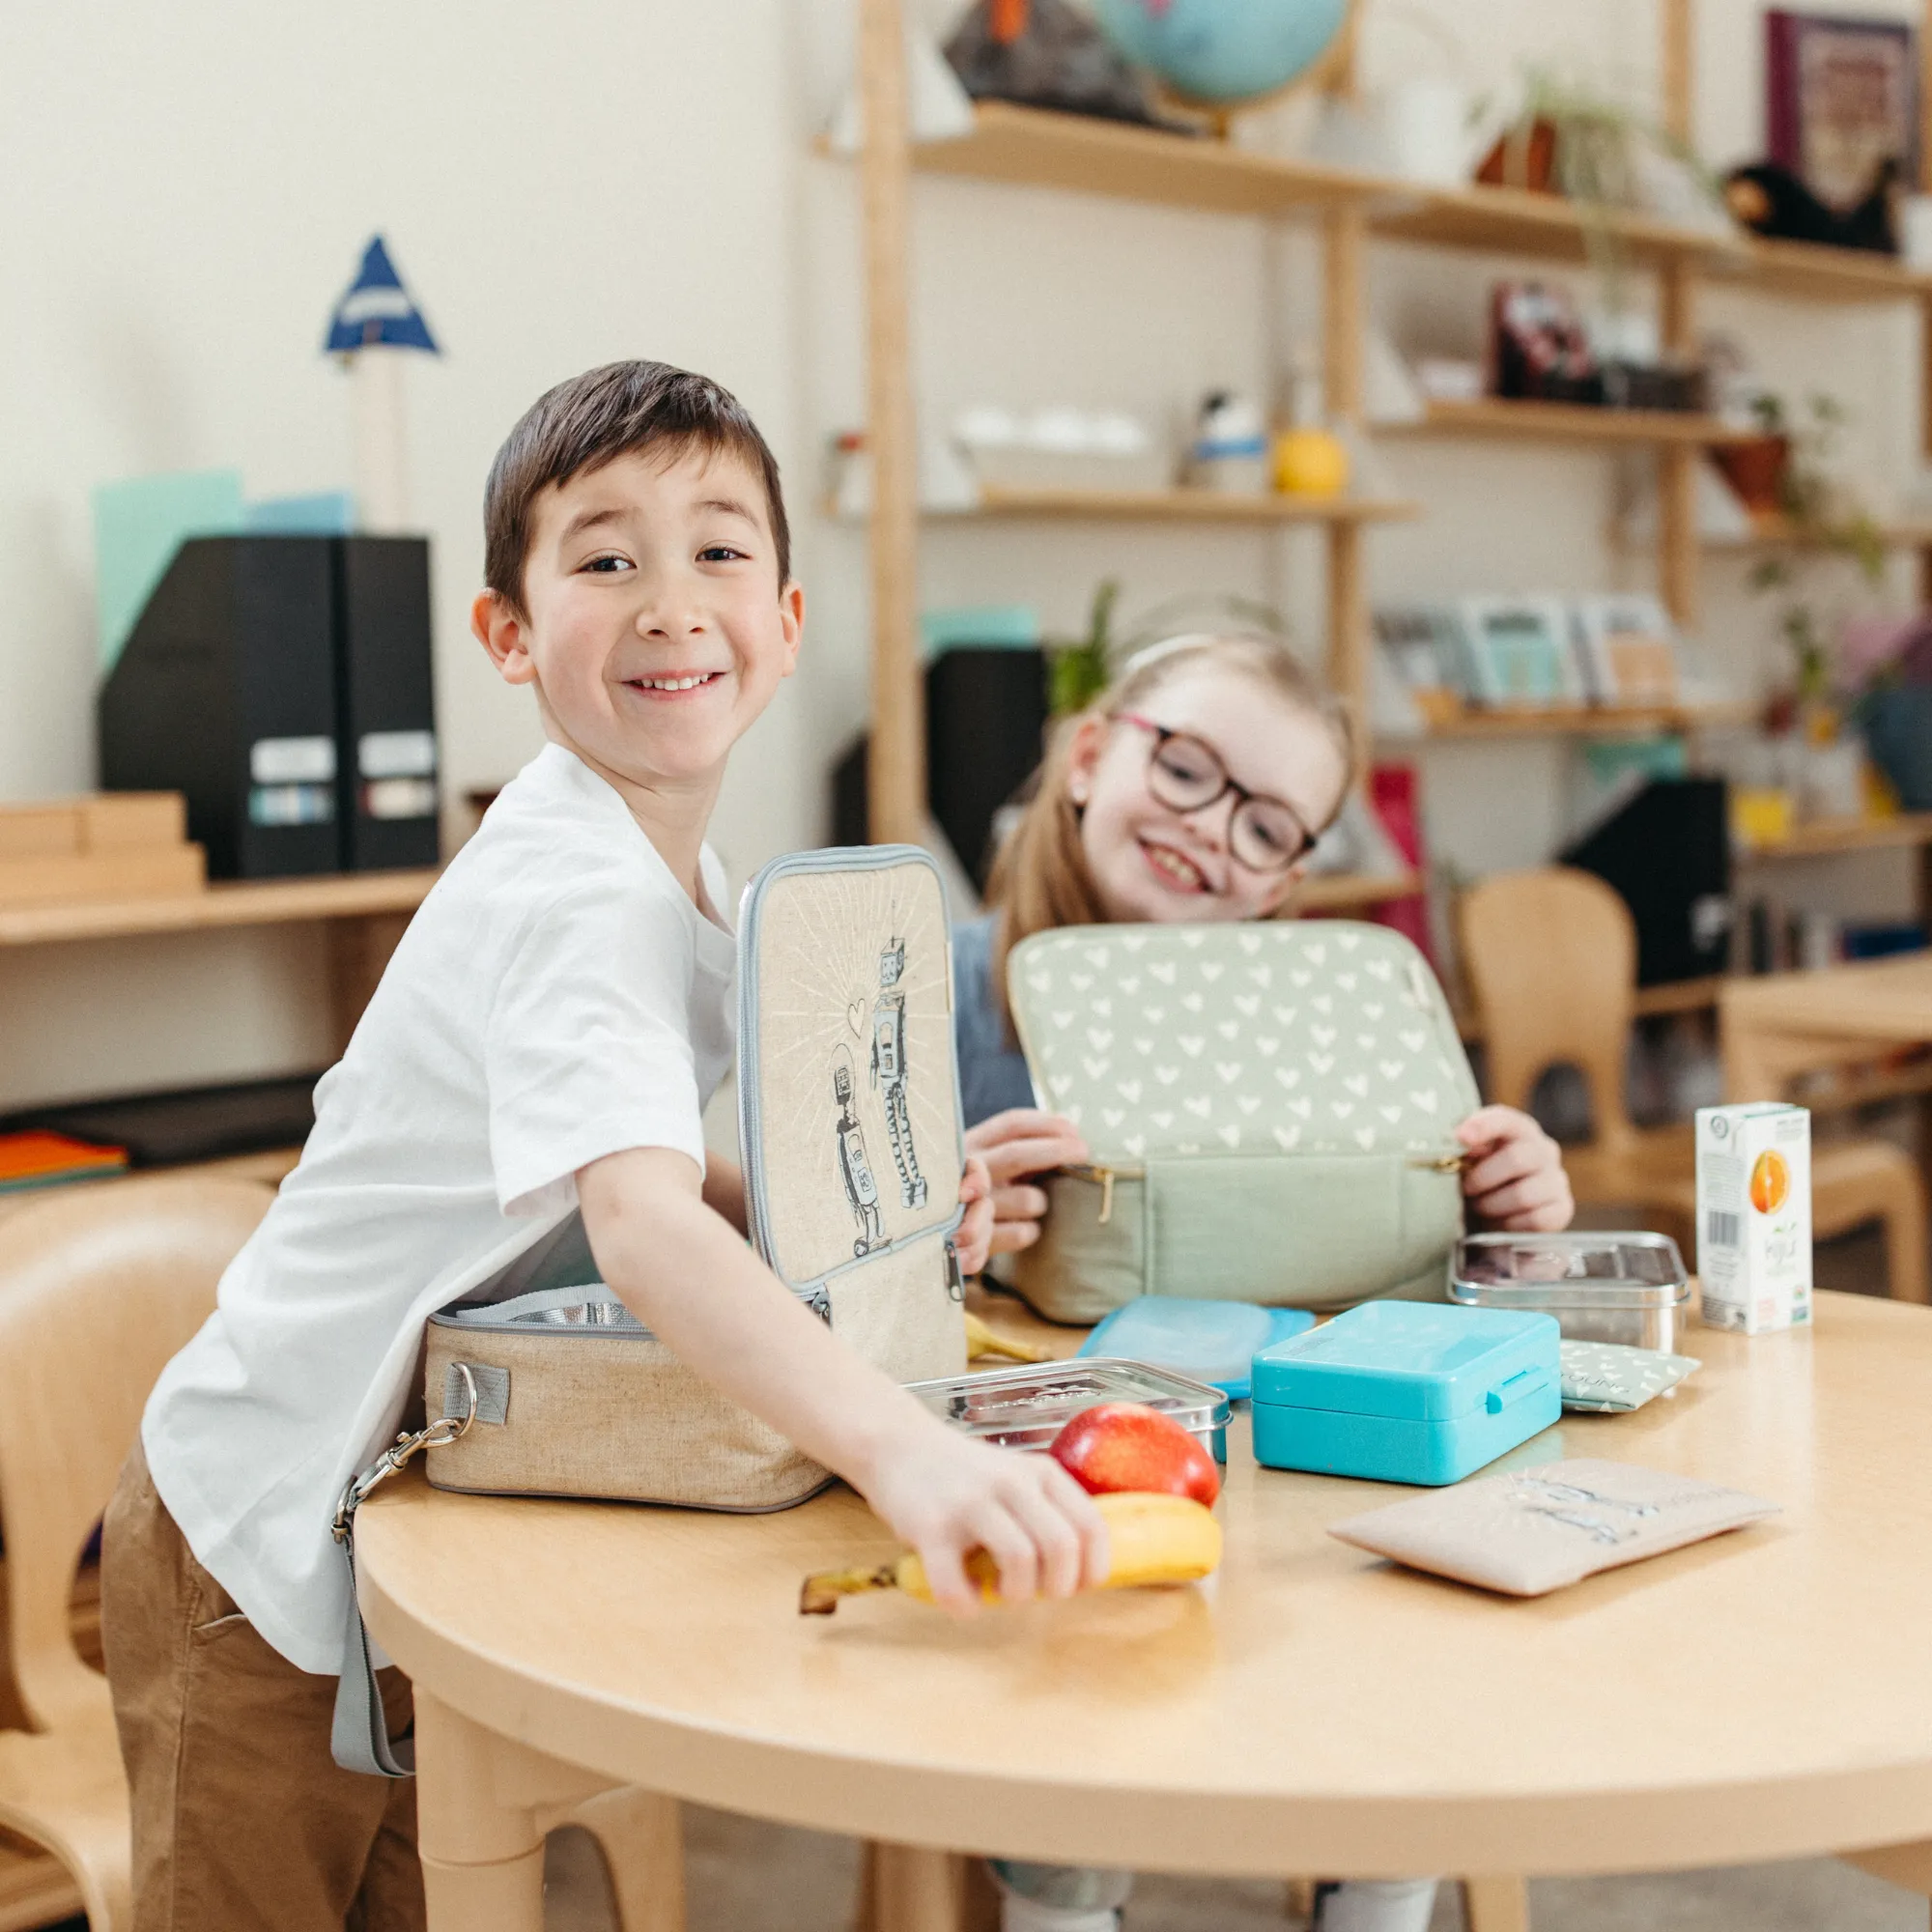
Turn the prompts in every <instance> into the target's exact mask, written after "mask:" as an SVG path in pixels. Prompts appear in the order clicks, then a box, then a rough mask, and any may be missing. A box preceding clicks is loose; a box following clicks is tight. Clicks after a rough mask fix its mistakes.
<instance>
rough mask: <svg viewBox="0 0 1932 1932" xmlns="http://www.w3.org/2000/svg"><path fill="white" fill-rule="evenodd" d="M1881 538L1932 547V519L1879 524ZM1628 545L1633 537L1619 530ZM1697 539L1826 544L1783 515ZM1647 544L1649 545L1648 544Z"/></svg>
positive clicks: (1775, 545) (1735, 544) (1737, 547)
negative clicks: (1737, 531)
mask: <svg viewBox="0 0 1932 1932" xmlns="http://www.w3.org/2000/svg"><path fill="white" fill-rule="evenodd" d="M1877 533H1878V540H1879V542H1880V543H1881V544H1883V545H1884V546H1885V547H1886V548H1887V549H1888V550H1932V519H1927V518H1923V517H1919V518H1912V517H1901V518H1898V519H1897V520H1895V521H1893V522H1890V523H1881V524H1879V525H1878V526H1877ZM1617 541H1618V542H1619V543H1621V544H1624V545H1625V546H1626V547H1628V546H1629V545H1630V541H1631V540H1630V539H1629V538H1627V537H1625V536H1623V535H1622V534H1621V533H1617ZM1698 542H1699V543H1700V544H1702V545H1703V547H1704V548H1705V549H1706V550H1714V551H1745V550H1778V549H1791V550H1822V549H1824V548H1826V546H1825V545H1824V544H1823V543H1822V542H1821V541H1820V539H1819V538H1818V536H1817V535H1816V533H1815V532H1813V531H1810V530H1806V529H1803V528H1801V527H1799V526H1795V525H1793V524H1791V523H1790V522H1788V521H1787V520H1786V519H1784V518H1782V517H1767V518H1762V519H1759V520H1757V521H1756V522H1754V523H1753V525H1752V527H1751V528H1750V529H1749V530H1747V532H1745V534H1743V535H1742V536H1721V537H1719V536H1703V537H1699V538H1698ZM1645 547H1646V548H1647V546H1645Z"/></svg>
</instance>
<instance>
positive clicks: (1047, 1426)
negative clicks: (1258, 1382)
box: [907, 1355, 1234, 1463]
mask: <svg viewBox="0 0 1932 1932" xmlns="http://www.w3.org/2000/svg"><path fill="white" fill-rule="evenodd" d="M907 1387H908V1389H909V1391H910V1393H912V1394H913V1395H916V1396H918V1397H919V1399H920V1401H922V1402H923V1403H924V1404H925V1406H927V1407H928V1408H929V1409H931V1410H932V1412H933V1413H934V1414H935V1415H936V1416H938V1417H939V1418H940V1420H941V1421H942V1422H950V1423H952V1425H953V1426H954V1427H955V1428H958V1429H963V1430H965V1431H966V1433H967V1434H968V1435H978V1436H980V1437H981V1438H982V1439H984V1440H985V1441H988V1442H995V1443H998V1444H999V1445H1000V1447H1001V1448H1003V1449H1044V1448H1045V1447H1046V1446H1047V1444H1048V1443H1049V1442H1051V1441H1052V1440H1053V1438H1054V1437H1055V1436H1056V1435H1059V1434H1060V1432H1061V1430H1062V1429H1063V1428H1065V1425H1066V1424H1067V1423H1069V1422H1070V1421H1072V1419H1073V1418H1074V1417H1075V1416H1076V1415H1078V1414H1079V1413H1080V1411H1081V1410H1082V1409H1083V1408H1093V1407H1094V1406H1096V1405H1097V1404H1099V1403H1103V1402H1138V1403H1144V1404H1146V1406H1148V1407H1149V1408H1157V1409H1159V1410H1160V1412H1161V1413H1162V1414H1163V1415H1171V1416H1173V1418H1174V1419H1175V1421H1177V1422H1178V1423H1179V1424H1180V1426H1181V1428H1183V1429H1184V1430H1186V1431H1187V1433H1188V1434H1189V1435H1193V1436H1195V1437H1197V1438H1198V1439H1199V1440H1200V1442H1201V1443H1202V1445H1203V1446H1204V1447H1205V1448H1206V1449H1207V1450H1208V1454H1209V1455H1211V1456H1212V1457H1213V1458H1214V1460H1215V1462H1217V1463H1225V1462H1226V1461H1227V1460H1228V1459H1227V1435H1228V1418H1229V1416H1230V1415H1232V1414H1233V1413H1234V1404H1233V1403H1231V1402H1230V1401H1229V1400H1228V1398H1227V1397H1226V1396H1225V1395H1223V1394H1222V1393H1221V1391H1220V1390H1219V1389H1217V1388H1210V1387H1209V1386H1208V1384H1207V1383H1206V1382H1197V1381H1194V1380H1192V1379H1191V1378H1188V1377H1186V1376H1180V1375H1176V1374H1175V1372H1174V1371H1173V1370H1172V1369H1157V1368H1154V1367H1153V1366H1152V1365H1151V1363H1147V1362H1129V1361H1125V1360H1122V1359H1121V1358H1119V1357H1116V1356H1113V1355H1083V1356H1081V1357H1080V1358H1079V1359H1077V1360H1075V1361H1071V1362H1023V1363H1022V1364H1021V1365H1020V1366H1019V1367H1018V1368H1013V1369H992V1370H989V1371H988V1372H987V1373H986V1374H985V1375H982V1376H948V1377H947V1378H945V1379H944V1380H941V1381H933V1382H910V1383H908V1384H907Z"/></svg>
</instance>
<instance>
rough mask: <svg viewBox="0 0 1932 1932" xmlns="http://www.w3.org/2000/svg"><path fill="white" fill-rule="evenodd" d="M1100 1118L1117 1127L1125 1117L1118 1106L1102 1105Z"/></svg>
mask: <svg viewBox="0 0 1932 1932" xmlns="http://www.w3.org/2000/svg"><path fill="white" fill-rule="evenodd" d="M1100 1118H1101V1119H1102V1120H1103V1121H1105V1122H1106V1123H1107V1124H1108V1125H1109V1126H1110V1127H1118V1126H1119V1125H1120V1124H1121V1122H1122V1121H1124V1120H1125V1119H1126V1118H1127V1117H1126V1115H1125V1114H1124V1113H1123V1112H1122V1110H1121V1109H1120V1108H1119V1107H1102V1108H1101V1109H1100Z"/></svg>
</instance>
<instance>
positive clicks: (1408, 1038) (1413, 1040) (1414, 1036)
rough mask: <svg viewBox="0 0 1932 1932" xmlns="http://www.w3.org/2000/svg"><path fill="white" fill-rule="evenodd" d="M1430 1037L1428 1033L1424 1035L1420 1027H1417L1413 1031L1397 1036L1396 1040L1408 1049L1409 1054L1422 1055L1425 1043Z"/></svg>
mask: <svg viewBox="0 0 1932 1932" xmlns="http://www.w3.org/2000/svg"><path fill="white" fill-rule="evenodd" d="M1428 1037H1429V1036H1428V1035H1427V1034H1426V1033H1424V1032H1423V1031H1422V1029H1421V1028H1420V1027H1416V1028H1414V1029H1413V1030H1412V1031H1406V1032H1403V1033H1399V1034H1397V1035H1396V1038H1398V1039H1399V1040H1401V1041H1402V1043H1403V1045H1405V1046H1406V1047H1407V1048H1408V1050H1409V1052H1411V1053H1420V1052H1421V1051H1422V1046H1423V1042H1424V1041H1425V1040H1426V1039H1427V1038H1428Z"/></svg>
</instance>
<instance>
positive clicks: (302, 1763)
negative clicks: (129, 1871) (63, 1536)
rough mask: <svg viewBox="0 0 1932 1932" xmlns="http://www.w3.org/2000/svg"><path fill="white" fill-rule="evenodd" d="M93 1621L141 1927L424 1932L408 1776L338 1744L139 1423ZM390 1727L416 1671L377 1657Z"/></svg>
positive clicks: (405, 1711)
mask: <svg viewBox="0 0 1932 1932" xmlns="http://www.w3.org/2000/svg"><path fill="white" fill-rule="evenodd" d="M101 1635H102V1641H103V1643H104V1646H105V1648H106V1652H107V1676H108V1682H109V1684H110V1685H111V1687H112V1689H113V1692H114V1718H115V1722H116V1724H117V1725H118V1726H119V1728H120V1732H121V1754H122V1756H123V1758H125V1759H126V1761H127V1766H128V1785H129V1788H130V1790H131V1794H132V1798H133V1810H134V1932H345V1929H346V1932H422V1927H423V1892H422V1871H421V1867H420V1866H419V1865H418V1864H417V1862H416V1844H415V1839H416V1804H415V1785H414V1782H413V1781H412V1780H408V1779H405V1780H402V1781H398V1782H392V1781H391V1780H389V1779H388V1778H383V1777H365V1776H361V1775H359V1774H358V1773H355V1772H353V1771H343V1770H341V1769H340V1768H339V1767H338V1766H337V1765H336V1763H335V1761H334V1759H333V1758H331V1757H330V1756H329V1754H328V1730H329V1719H330V1714H331V1711H332V1709H333V1706H334V1702H335V1679H334V1678H333V1677H316V1676H312V1675H310V1673H309V1672H307V1671H305V1670H298V1669H297V1668H296V1666H295V1665H294V1664H293V1663H291V1662H288V1660H287V1659H286V1658H284V1657H282V1656H281V1655H280V1654H279V1653H278V1652H276V1651H274V1650H273V1649H271V1648H270V1645H269V1644H268V1643H267V1642H265V1641H264V1640H263V1638H262V1637H261V1636H260V1635H258V1634H257V1633H256V1631H255V1627H254V1626H253V1625H252V1624H251V1623H249V1621H248V1619H247V1618H246V1617H245V1616H243V1615H242V1614H241V1611H240V1610H238V1609H237V1608H236V1607H235V1603H234V1599H233V1598H231V1597H230V1596H229V1595H228V1593H227V1592H226V1591H225V1590H224V1589H222V1587H221V1585H220V1584H219V1583H217V1582H216V1581H215V1580H214V1578H213V1577H211V1576H210V1575H209V1574H208V1572H207V1571H206V1570H204V1569H203V1568H202V1567H201V1565H200V1564H199V1563H197V1562H196V1561H195V1559H194V1554H193V1552H192V1551H191V1550H190V1549H189V1548H188V1547H187V1544H186V1542H185V1539H184V1538H183V1536H182V1533H181V1531H180V1530H179V1529H178V1528H176V1526H175V1521H174V1519H173V1518H172V1517H171V1516H169V1514H168V1512H167V1507H166V1505H165V1504H163V1503H162V1501H161V1499H160V1497H159V1496H158V1495H157V1494H156V1492H155V1486H154V1483H153V1482H152V1481H151V1480H150V1478H149V1475H148V1464H147V1459H146V1458H145V1457H144V1456H143V1455H142V1453H141V1445H140V1443H139V1442H138V1441H137V1442H136V1443H135V1445H134V1449H133V1453H132V1454H131V1455H130V1456H129V1457H128V1463H127V1466H126V1468H124V1469H123V1470H122V1472H121V1482H120V1487H119V1488H118V1489H117V1490H116V1491H115V1492H114V1500H113V1502H112V1503H110V1504H109V1505H108V1510H107V1529H106V1536H105V1539H104V1542H103V1546H102V1551H101ZM381 1675H382V1682H383V1703H384V1710H385V1712H386V1714H387V1717H388V1720H389V1729H390V1731H391V1733H392V1734H394V1733H397V1732H400V1731H402V1730H404V1729H405V1728H407V1726H408V1724H409V1721H410V1686H409V1680H408V1679H407V1678H405V1677H404V1675H403V1674H402V1672H401V1671H400V1670H384V1672H382V1673H381Z"/></svg>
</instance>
